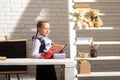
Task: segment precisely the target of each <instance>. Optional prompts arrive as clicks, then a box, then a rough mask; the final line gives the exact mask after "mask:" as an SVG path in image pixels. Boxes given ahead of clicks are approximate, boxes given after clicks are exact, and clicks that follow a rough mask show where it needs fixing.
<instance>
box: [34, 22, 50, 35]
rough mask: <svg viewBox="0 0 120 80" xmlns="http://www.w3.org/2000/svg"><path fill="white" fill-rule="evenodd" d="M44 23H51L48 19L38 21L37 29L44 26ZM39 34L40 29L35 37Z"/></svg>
mask: <svg viewBox="0 0 120 80" xmlns="http://www.w3.org/2000/svg"><path fill="white" fill-rule="evenodd" d="M43 23H49V22H48V21H38V23H37V29H38V28H41V27H42V26H43ZM37 35H38V30H37V32H36V35H35V37H37Z"/></svg>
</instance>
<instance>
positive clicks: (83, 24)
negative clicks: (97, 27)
mask: <svg viewBox="0 0 120 80" xmlns="http://www.w3.org/2000/svg"><path fill="white" fill-rule="evenodd" d="M86 13H87V10H85V9H79V8H77V9H75V17H74V19H73V20H74V21H75V22H76V28H79V29H83V28H87V27H89V25H88V19H87V18H86V17H85V15H86Z"/></svg>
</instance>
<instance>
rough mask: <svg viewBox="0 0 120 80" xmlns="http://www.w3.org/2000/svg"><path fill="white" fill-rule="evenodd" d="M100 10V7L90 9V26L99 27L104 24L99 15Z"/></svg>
mask: <svg viewBox="0 0 120 80" xmlns="http://www.w3.org/2000/svg"><path fill="white" fill-rule="evenodd" d="M99 13H100V10H99V9H90V10H89V12H88V15H89V17H88V20H89V23H88V24H89V26H90V27H96V28H99V27H101V26H102V25H103V21H102V19H101V18H100V17H99Z"/></svg>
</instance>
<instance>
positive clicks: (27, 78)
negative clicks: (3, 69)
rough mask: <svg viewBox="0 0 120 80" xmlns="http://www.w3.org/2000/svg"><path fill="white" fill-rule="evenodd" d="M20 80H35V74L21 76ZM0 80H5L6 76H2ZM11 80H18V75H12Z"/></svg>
mask: <svg viewBox="0 0 120 80" xmlns="http://www.w3.org/2000/svg"><path fill="white" fill-rule="evenodd" d="M19 77H20V80H35V75H34V74H20V75H19ZM0 80H5V75H0ZM10 80H18V79H17V76H16V75H10Z"/></svg>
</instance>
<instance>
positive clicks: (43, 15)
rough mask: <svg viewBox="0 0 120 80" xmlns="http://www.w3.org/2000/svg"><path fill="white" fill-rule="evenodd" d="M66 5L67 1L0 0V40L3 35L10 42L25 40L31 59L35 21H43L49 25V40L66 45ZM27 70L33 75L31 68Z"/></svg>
mask: <svg viewBox="0 0 120 80" xmlns="http://www.w3.org/2000/svg"><path fill="white" fill-rule="evenodd" d="M67 4H68V3H67V0H0V40H4V36H5V35H8V36H9V37H10V39H11V40H12V39H22V38H25V39H27V40H28V42H27V43H28V44H27V46H28V57H31V53H30V52H31V37H32V36H33V35H35V32H36V23H37V21H38V20H42V19H44V20H48V21H50V23H51V29H52V31H51V34H50V37H51V39H53V41H54V42H55V43H59V44H64V43H68V20H67V14H68V13H67V12H68V8H67V7H68V6H67ZM65 52H68V48H66V49H65ZM29 69H30V70H29V73H34V70H35V69H34V67H33V66H30V67H29ZM57 72H59V71H57Z"/></svg>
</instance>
